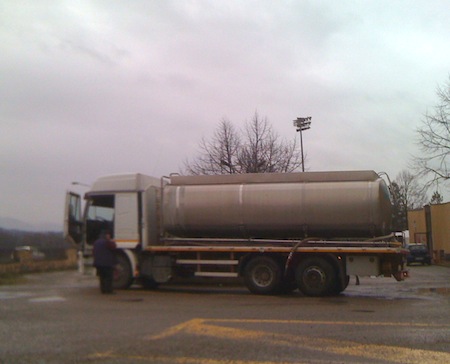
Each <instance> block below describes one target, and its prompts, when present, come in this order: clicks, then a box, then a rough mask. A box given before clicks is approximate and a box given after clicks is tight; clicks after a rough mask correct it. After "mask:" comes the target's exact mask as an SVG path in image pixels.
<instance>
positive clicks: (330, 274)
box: [295, 257, 336, 297]
mask: <svg viewBox="0 0 450 364" xmlns="http://www.w3.org/2000/svg"><path fill="white" fill-rule="evenodd" d="M295 280H296V282H297V285H298V288H299V289H300V291H302V292H303V293H304V294H305V295H307V296H316V297H317V296H326V295H329V294H331V293H332V290H333V287H334V286H335V281H336V274H335V272H334V269H333V267H332V265H331V264H330V263H329V262H327V261H326V260H325V259H323V258H318V257H314V258H307V259H305V260H302V261H301V262H300V263H299V265H298V267H297V269H296V272H295Z"/></svg>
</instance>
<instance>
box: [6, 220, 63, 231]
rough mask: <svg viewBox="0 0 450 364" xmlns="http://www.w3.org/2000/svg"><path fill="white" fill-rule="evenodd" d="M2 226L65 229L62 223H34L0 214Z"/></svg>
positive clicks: (45, 229)
mask: <svg viewBox="0 0 450 364" xmlns="http://www.w3.org/2000/svg"><path fill="white" fill-rule="evenodd" d="M0 228H3V229H5V230H20V231H62V229H63V227H62V223H61V225H59V226H58V225H56V224H51V223H45V224H39V225H33V224H29V223H27V222H24V221H22V220H19V219H14V218H11V217H3V216H0Z"/></svg>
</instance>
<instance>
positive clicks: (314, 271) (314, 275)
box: [303, 267, 327, 289]
mask: <svg viewBox="0 0 450 364" xmlns="http://www.w3.org/2000/svg"><path fill="white" fill-rule="evenodd" d="M326 279H327V277H326V274H325V272H324V271H323V270H322V269H320V268H319V267H310V268H308V269H307V270H305V271H304V272H303V282H304V283H305V285H306V286H308V287H310V288H314V289H318V288H319V289H320V288H322V287H323V286H324V285H325V282H326Z"/></svg>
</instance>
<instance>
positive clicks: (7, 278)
mask: <svg viewBox="0 0 450 364" xmlns="http://www.w3.org/2000/svg"><path fill="white" fill-rule="evenodd" d="M25 281H26V279H25V277H24V276H23V275H22V274H20V273H0V286H2V285H3V286H8V285H13V284H19V283H24V282H25Z"/></svg>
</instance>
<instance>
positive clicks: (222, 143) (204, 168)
mask: <svg viewBox="0 0 450 364" xmlns="http://www.w3.org/2000/svg"><path fill="white" fill-rule="evenodd" d="M240 145H241V141H240V138H239V134H238V133H237V132H236V130H235V128H234V126H233V125H232V124H231V122H230V121H228V120H226V119H222V121H221V122H220V124H219V127H218V128H217V130H216V131H215V132H214V135H213V137H212V138H211V140H206V139H204V138H203V139H202V140H201V142H200V150H201V153H200V155H199V156H198V157H197V158H196V159H195V160H194V161H193V162H191V163H189V162H185V168H186V173H188V174H194V175H198V174H234V173H239V172H238V169H237V168H238V157H237V154H238V151H239V149H240Z"/></svg>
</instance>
